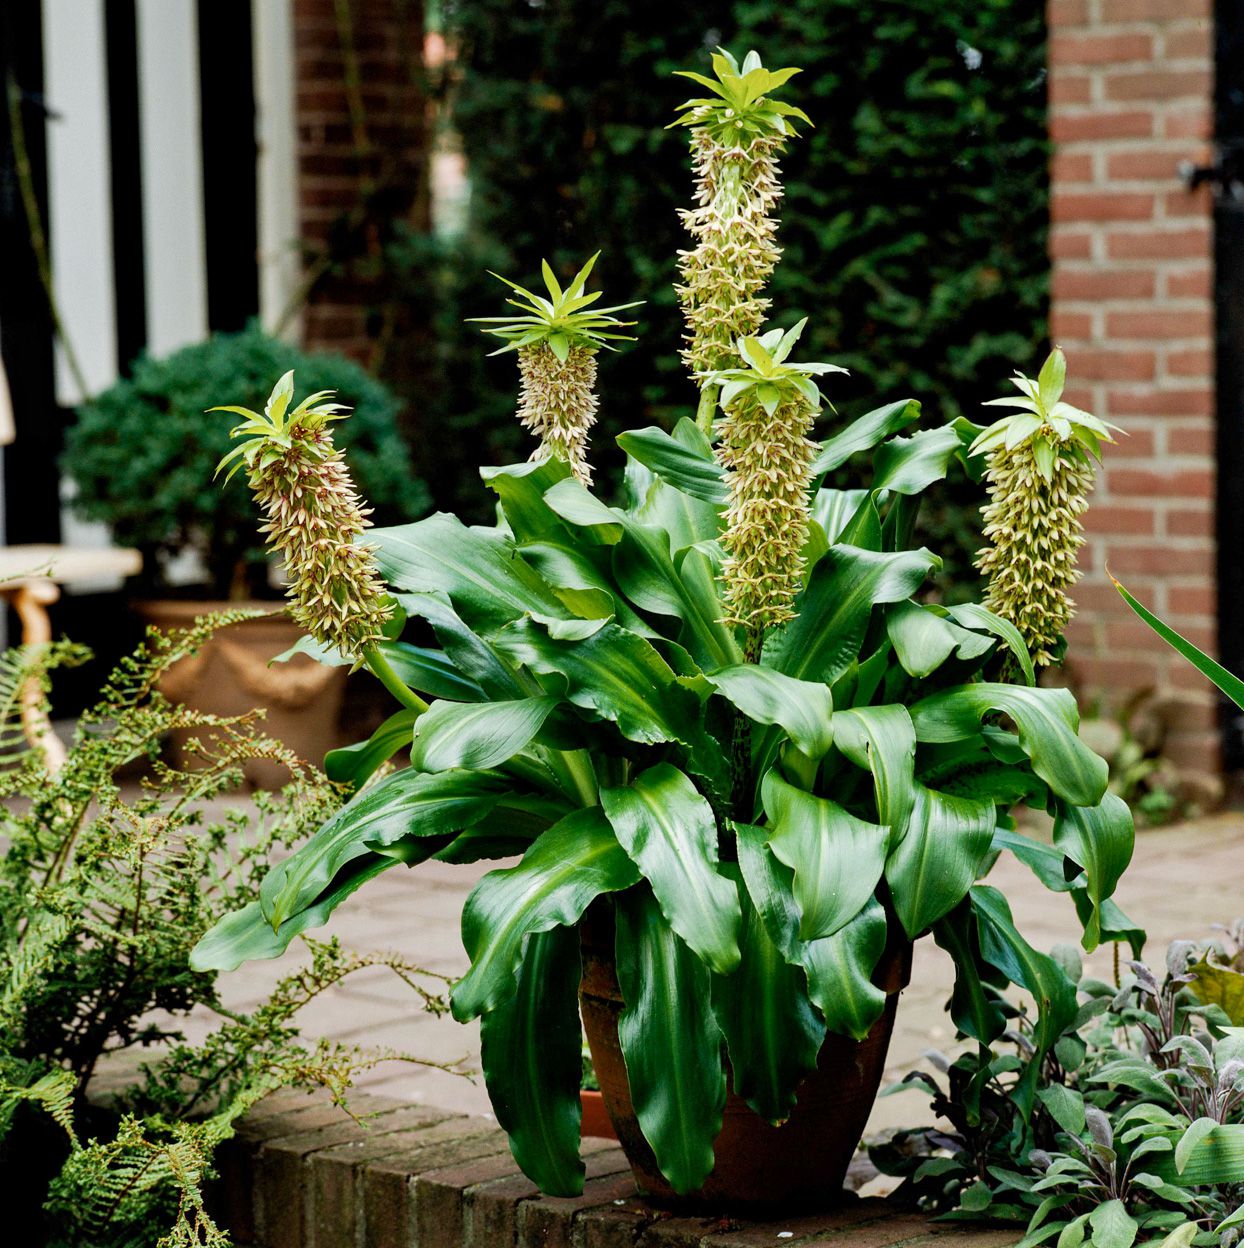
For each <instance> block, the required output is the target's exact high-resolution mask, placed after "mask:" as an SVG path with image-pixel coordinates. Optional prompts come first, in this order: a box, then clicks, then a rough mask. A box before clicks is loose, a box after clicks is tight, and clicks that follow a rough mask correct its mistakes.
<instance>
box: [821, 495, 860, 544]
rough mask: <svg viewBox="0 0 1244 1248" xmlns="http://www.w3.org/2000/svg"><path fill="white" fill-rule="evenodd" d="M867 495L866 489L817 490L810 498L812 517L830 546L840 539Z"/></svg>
mask: <svg viewBox="0 0 1244 1248" xmlns="http://www.w3.org/2000/svg"><path fill="white" fill-rule="evenodd" d="M869 497H870V495H869V491H868V490H817V492H816V495H815V497H814V498H813V500H812V518H813V519H814V520H815V521H816V523H817V524H819V525H820V526H821V529H822V530H823V532H824V534H825V540H826V541H827V542H828V543H829V544H830V545H831V546H832V545H834V543H835V542H838V541H840V540H841V535H842V533H843V531H844V530H845V529H846V527H847V525H848V524H850V522H851V519H852V517H853V516H855V515H857V514H858V513H859V510H860V507H861V506H862V505H863V503H864V501H865V499H867V498H869Z"/></svg>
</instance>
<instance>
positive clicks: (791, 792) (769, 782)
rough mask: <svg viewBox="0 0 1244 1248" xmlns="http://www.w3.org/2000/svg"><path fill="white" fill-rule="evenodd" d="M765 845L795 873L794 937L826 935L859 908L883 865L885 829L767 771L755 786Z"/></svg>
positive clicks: (804, 937)
mask: <svg viewBox="0 0 1244 1248" xmlns="http://www.w3.org/2000/svg"><path fill="white" fill-rule="evenodd" d="M761 794H762V799H763V802H764V808H765V813H766V814H767V815H768V817H769V825H768V831H769V845H770V847H771V848H772V850H773V852H774V853H775V854H776V855H777V856H778V858H779V859H781V861H782V862H784V863H785V864H786V865H787V866H788V867H790V868H791V870H792V871H794V873H795V881H794V895H795V902H796V904H797V905H798V907H799V916H800V919H799V938H800V939H801V940H817V939H819V938H821V937H825V936H832V935H833V934H834V933H835V932H836V931H838V929H839V928H841V927H844V926H845V925H846V924H847V923H849V922H850V921H851V920H852V919H853V918H854V917H855V916H856V915H857V914H858V913H859V912H860V910H862V909H863V907H864V905H865V903H866V902H867V901H868V899H869V898H870V897H871V896H872V895H873V890H874V889H875V888H876V887H877V881H878V880H879V879H880V878H881V870H882V867H883V866H884V864H885V856H886V840H887V830H886V829H885V828H882V827H879V826H878V825H877V824H875V823H865V822H864V820H863V819H857V818H856V817H855V816H854V815H852V814H849V813H848V812H847V811H845V810H843V808H842V807H841V806H839V805H838V804H837V803H836V802H831V801H828V800H827V799H826V798H823V797H813V795H812V794H811V793H805V792H804V791H803V790H802V789H797V788H795V787H794V785H792V784H788V783H787V782H786V781H785V780H783V779H782V778H781V776H779V775H778V774H777V772H776V771H770V772H769V773H768V774H767V775H766V776H765V778H764V781H763V782H762V785H761Z"/></svg>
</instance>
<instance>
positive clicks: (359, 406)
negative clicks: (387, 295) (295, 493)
mask: <svg viewBox="0 0 1244 1248" xmlns="http://www.w3.org/2000/svg"><path fill="white" fill-rule="evenodd" d="M295 368H296V369H297V370H298V376H299V378H300V379H305V381H306V382H307V384H309V385H310V386H312V387H313V389H315V390H333V391H336V392H337V395H338V397H339V399H340V401H341V402H342V403H344V404H346V405H347V406H349V407H351V408H353V409H354V419H353V420H351V421H350V429H349V430H348V431H347V433H346V434H345V435H343V441H344V443H345V444H346V446H347V447H348V449H349V451H350V460H351V464H352V465H353V467H354V470H355V472H356V474H357V478H358V480H359V483H360V485H361V486H362V488H363V489H364V490H365V491H366V493H367V496H368V498H369V499H371V502H372V504H373V506H374V507H375V509H376V514H377V516H379V517H380V518H381V519H384V518H385V517H386V516H388V517H390V518H396V517H397V516H407V515H409V514H410V512H411V510H412V509H413V510H414V511H415V512H419V511H422V510H423V509H424V507H425V506H426V503H427V492H426V490H425V488H424V485H423V483H422V481H421V480H420V479H419V478H418V477H417V476H416V475H415V473H414V469H413V467H412V464H411V456H410V451H409V449H408V448H407V446H406V444H405V443H404V442H403V440H402V438H401V436H400V434H399V432H398V423H397V418H398V410H399V409H398V400H397V399H396V398H395V397H394V395H393V394H392V392H391V391H390V390H389V389H388V388H387V387H385V386H384V385H382V384H381V383H380V382H378V381H375V380H374V379H373V378H371V377H369V376H368V375H367V373H366V372H365V371H364V370H363V369H362V368H360V367H359V366H358V365H357V364H354V363H352V362H351V361H349V360H346V359H344V358H342V357H340V356H334V355H324V354H314V355H308V354H305V353H303V352H301V351H299V350H297V349H296V348H294V347H291V346H290V345H289V344H288V343H285V342H281V341H279V340H278V339H275V338H272V337H269V336H268V335H267V334H265V333H264V332H263V331H262V330H261V329H259V327H258V326H255V325H252V326H250V327H249V328H248V329H245V330H243V331H242V332H241V333H237V334H218V335H216V336H215V337H213V338H211V339H209V340H208V341H207V342H203V343H196V344H194V345H193V346H189V347H185V348H183V349H182V350H180V351H177V352H174V353H173V354H172V355H170V356H167V357H165V358H163V359H153V358H151V357H149V356H144V357H142V358H140V359H139V360H138V361H137V363H136V364H135V366H134V369H133V373H132V375H131V376H129V377H125V378H122V379H121V380H120V381H118V382H117V383H116V384H115V385H114V386H112V387H111V388H110V389H108V390H106V391H104V392H103V393H102V394H99V395H96V396H95V397H94V398H93V399H92V400H91V401H90V402H89V403H87V404H86V405H85V406H84V407H82V408H81V409H80V410H79V412H78V419H77V423H76V424H75V425H74V426H73V427H72V428H71V429H70V430H69V433H68V437H67V442H66V450H65V455H64V460H63V465H64V469H65V472H66V473H67V475H68V476H69V477H70V479H71V480H72V481H73V483H74V486H75V489H76V494H75V498H74V509H75V511H76V512H77V513H78V514H79V515H80V516H81V517H82V518H83V519H85V520H99V521H103V522H104V523H105V524H108V525H110V526H111V528H112V532H113V536H114V538H115V540H116V541H117V542H118V543H120V544H121V545H124V546H134V547H137V548H138V549H139V550H141V551H142V552H143V554H144V556H145V558H144V569H145V572H144V575H146V576H147V577H148V578H149V579H150V580H152V581H153V582H154V584H153V585H151V586H149V587H148V588H160V587H161V586H160V582H161V578H162V576H163V572H164V569H165V567H166V566H167V561H168V559H169V558H170V557H172V556H174V555H176V554H177V553H178V552H179V551H181V550H183V549H184V548H186V547H191V548H192V549H194V550H195V551H197V552H198V554H199V555H200V557H201V558H202V560H203V563H204V564H205V566H206V569H207V576H208V580H209V584H210V587H211V591H212V593H213V594H214V595H215V596H216V597H218V598H229V597H237V596H239V593H241V594H243V595H245V594H247V593H250V594H253V593H255V592H259V593H261V594H262V593H263V592H264V588H265V586H266V583H267V576H266V571H267V570H266V559H267V556H266V555H265V552H264V549H263V546H262V544H261V543H260V542H258V541H257V539H256V537H255V530H254V524H253V522H252V519H251V507H250V498H249V494H248V491H247V488H246V483H245V482H244V481H233V482H229V483H228V484H227V485H226V486H225V488H224V489H221V488H219V487H218V484H217V483H216V482H214V481H213V480H212V474H213V472H214V471H215V468H216V465H217V463H219V461H220V459H221V458H222V457H223V456H224V455H225V454H226V453H227V452H228V451H229V449H230V447H231V445H232V444H231V442H230V438H229V430H230V428H231V427H232V424H233V422H232V420H231V419H230V418H229V416H228V415H221V414H219V413H217V414H215V415H209V414H207V408H209V407H211V406H212V405H213V404H216V403H222V402H225V403H236V404H242V405H247V406H257V405H260V404H262V401H263V399H264V398H265V397H266V396H267V394H268V391H269V390H270V389H271V388H272V378H273V377H274V376H278V375H280V374H281V373H282V372H287V371H288V370H290V369H295Z"/></svg>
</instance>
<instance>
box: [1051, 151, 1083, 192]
mask: <svg viewBox="0 0 1244 1248" xmlns="http://www.w3.org/2000/svg"><path fill="white" fill-rule="evenodd" d="M1050 178H1051V180H1052V181H1053V183H1054V184H1055V185H1056V186H1066V185H1067V184H1068V183H1072V182H1091V181H1092V180H1093V154H1092V153H1091V152H1056V153H1055V155H1054V158H1053V160H1052V161H1051V162H1050Z"/></svg>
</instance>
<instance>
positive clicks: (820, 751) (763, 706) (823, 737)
mask: <svg viewBox="0 0 1244 1248" xmlns="http://www.w3.org/2000/svg"><path fill="white" fill-rule="evenodd" d="M708 680H709V682H710V683H711V684H712V685H714V686H715V687H716V689H717V692H718V693H720V694H721V695H722V696H723V697H724V698H726V700H727V701H729V702H730V703H731V704H732V705H734V706H736V707H737V708H738V709H739V710H740V711H742V712H743V714H744V715H746V716H747V717H748V719H750V720H752V721H754V722H755V723H758V724H777V725H779V726H780V727H782V728H783V729H784V730H785V732H786V734H787V736H789V737H790V739H791V740H792V741H793V742H794V743H795V745H796V746H797V747H798V748H799V749H800V751H801V752H802V753H804V754H806V755H807V756H808V757H809V758H811V759H819V758H823V757H824V756H825V755H826V754H827V753H828V752H829V747H830V746H831V745H832V744H833V743H834V728H833V710H834V699H833V696H832V694H831V693H830V691H829V686H828V685H823V684H820V683H817V682H814V681H810V680H797V679H795V677H793V676H787V675H784V674H783V673H782V672H777V671H774V670H773V669H772V668H770V667H758V666H757V665H756V664H754V663H739V664H736V665H734V666H731V667H723V668H721V669H720V670H719V671H716V672H713V673H712V674H711V675H709V676H708Z"/></svg>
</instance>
